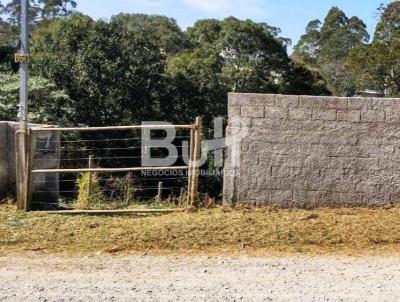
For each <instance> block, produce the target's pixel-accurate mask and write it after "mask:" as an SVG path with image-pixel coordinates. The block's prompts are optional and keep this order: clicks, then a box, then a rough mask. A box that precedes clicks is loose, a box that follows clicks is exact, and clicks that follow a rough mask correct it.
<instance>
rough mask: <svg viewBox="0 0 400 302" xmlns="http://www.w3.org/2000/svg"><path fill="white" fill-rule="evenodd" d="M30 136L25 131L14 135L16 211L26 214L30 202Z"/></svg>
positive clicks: (31, 154)
mask: <svg viewBox="0 0 400 302" xmlns="http://www.w3.org/2000/svg"><path fill="white" fill-rule="evenodd" d="M31 144H32V143H31V135H30V133H29V132H26V131H17V132H16V133H15V164H16V182H17V204H18V209H20V210H23V211H26V212H28V211H29V210H30V201H31V169H32V160H33V158H32V156H33V153H32V150H31Z"/></svg>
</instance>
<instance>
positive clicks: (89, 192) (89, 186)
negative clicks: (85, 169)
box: [87, 155, 93, 198]
mask: <svg viewBox="0 0 400 302" xmlns="http://www.w3.org/2000/svg"><path fill="white" fill-rule="evenodd" d="M88 166H89V169H92V168H93V155H89V165H88ZM92 182H93V175H92V172H89V184H88V192H87V194H88V198H90V196H91V195H92Z"/></svg>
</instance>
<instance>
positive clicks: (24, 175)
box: [15, 0, 30, 211]
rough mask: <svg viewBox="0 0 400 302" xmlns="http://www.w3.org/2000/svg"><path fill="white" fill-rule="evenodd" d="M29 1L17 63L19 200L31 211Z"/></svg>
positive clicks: (23, 10) (23, 9)
mask: <svg viewBox="0 0 400 302" xmlns="http://www.w3.org/2000/svg"><path fill="white" fill-rule="evenodd" d="M28 1H29V0H21V41H20V43H21V48H20V50H19V52H17V53H16V54H15V62H16V63H19V74H20V89H19V112H18V118H19V121H20V129H19V131H18V132H17V134H16V146H15V147H16V153H17V154H16V159H17V171H16V173H17V199H18V207H19V208H20V209H22V210H25V211H29V182H30V180H29V171H28V169H29V167H28V166H29V165H28V158H29V154H30V150H29V149H30V144H29V141H30V139H29V134H28V131H29V129H28V77H29V74H28V72H29V28H28V26H29V25H28V23H29V22H28V17H29V11H28V8H29V2H28Z"/></svg>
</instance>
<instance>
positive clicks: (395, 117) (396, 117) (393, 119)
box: [385, 110, 400, 124]
mask: <svg viewBox="0 0 400 302" xmlns="http://www.w3.org/2000/svg"><path fill="white" fill-rule="evenodd" d="M385 112H386V118H385V121H386V122H387V123H393V124H399V123H400V111H393V110H386V111H385Z"/></svg>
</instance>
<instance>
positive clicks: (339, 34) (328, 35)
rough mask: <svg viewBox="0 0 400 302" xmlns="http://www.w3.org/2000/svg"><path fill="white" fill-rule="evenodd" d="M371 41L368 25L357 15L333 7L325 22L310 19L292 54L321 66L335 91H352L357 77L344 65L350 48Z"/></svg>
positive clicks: (344, 93)
mask: <svg viewBox="0 0 400 302" xmlns="http://www.w3.org/2000/svg"><path fill="white" fill-rule="evenodd" d="M368 41H369V34H368V31H367V29H366V25H365V24H364V22H363V21H362V20H360V19H359V18H358V17H351V18H348V17H347V16H346V14H345V13H344V12H343V11H342V10H340V9H339V8H337V7H332V8H331V9H330V11H329V12H328V14H327V16H326V17H325V20H324V22H323V23H322V22H321V21H319V20H313V21H311V22H310V23H309V24H308V26H307V28H306V33H305V34H304V35H303V36H302V37H301V38H300V41H299V42H298V43H297V45H296V46H295V47H294V53H293V58H294V59H295V60H296V61H299V62H301V63H303V64H305V65H306V66H308V67H309V68H313V69H316V70H319V71H320V72H321V74H322V76H323V78H324V79H325V80H326V81H327V84H328V88H329V89H330V90H331V91H332V93H333V94H335V95H342V96H348V95H353V94H354V93H355V90H356V84H355V82H356V80H355V79H354V78H353V77H352V74H351V73H349V72H347V70H346V68H345V62H346V58H347V56H348V54H349V52H350V51H351V50H352V49H354V48H355V47H357V46H359V45H364V44H366V43H367V42H368Z"/></svg>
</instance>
